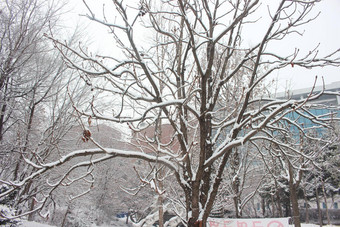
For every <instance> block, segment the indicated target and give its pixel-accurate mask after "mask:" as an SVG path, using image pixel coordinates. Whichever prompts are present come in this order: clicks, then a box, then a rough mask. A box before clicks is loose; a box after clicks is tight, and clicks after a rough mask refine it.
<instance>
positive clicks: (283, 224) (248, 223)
mask: <svg viewBox="0 0 340 227" xmlns="http://www.w3.org/2000/svg"><path fill="white" fill-rule="evenodd" d="M208 226H209V227H289V224H288V218H256V219H255V218H254V219H223V218H209V219H208Z"/></svg>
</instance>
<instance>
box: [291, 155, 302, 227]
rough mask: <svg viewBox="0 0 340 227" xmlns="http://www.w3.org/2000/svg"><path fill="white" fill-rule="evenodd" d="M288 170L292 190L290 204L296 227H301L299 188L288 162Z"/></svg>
mask: <svg viewBox="0 0 340 227" xmlns="http://www.w3.org/2000/svg"><path fill="white" fill-rule="evenodd" d="M288 169H289V189H290V195H289V196H290V202H291V205H292V210H293V221H294V225H295V227H301V221H300V211H299V204H298V197H297V187H296V184H295V183H294V179H293V178H294V175H293V168H292V165H291V164H290V162H288Z"/></svg>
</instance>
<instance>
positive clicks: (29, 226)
mask: <svg viewBox="0 0 340 227" xmlns="http://www.w3.org/2000/svg"><path fill="white" fill-rule="evenodd" d="M20 226H21V227H56V226H52V225H47V224H41V223H38V222H34V221H22V224H21V225H20ZM124 226H128V225H126V224H125V223H124V222H122V221H117V222H112V223H111V224H110V225H101V226H97V225H91V226H90V227H124ZM289 226H290V227H294V225H289ZM318 226H319V225H314V224H302V225H301V227H318ZM336 226H337V225H324V227H336Z"/></svg>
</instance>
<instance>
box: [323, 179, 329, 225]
mask: <svg viewBox="0 0 340 227" xmlns="http://www.w3.org/2000/svg"><path fill="white" fill-rule="evenodd" d="M321 182H322V192H323V199H324V203H325V209H326V217H327V224H328V225H330V224H331V220H330V218H329V213H328V205H327V195H326V190H325V183H324V181H323V180H322V181H321Z"/></svg>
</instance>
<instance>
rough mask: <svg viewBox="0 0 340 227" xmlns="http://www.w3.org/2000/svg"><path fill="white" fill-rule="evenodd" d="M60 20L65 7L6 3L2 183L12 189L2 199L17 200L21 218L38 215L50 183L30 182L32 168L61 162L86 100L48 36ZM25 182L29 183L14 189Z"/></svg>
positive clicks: (0, 7)
mask: <svg viewBox="0 0 340 227" xmlns="http://www.w3.org/2000/svg"><path fill="white" fill-rule="evenodd" d="M59 15H60V6H59V5H57V4H50V3H49V2H47V1H40V0H7V1H2V2H1V3H0V22H1V23H0V37H1V46H0V54H1V60H0V68H1V70H0V100H1V101H0V108H1V115H0V159H1V166H0V179H1V180H0V182H1V183H2V184H4V186H6V188H7V190H2V191H1V193H0V197H1V198H3V199H4V200H8V198H9V197H10V198H12V199H13V201H12V203H11V204H8V205H10V206H11V207H10V208H11V209H12V210H14V211H15V214H16V215H18V214H20V213H26V212H30V211H34V210H35V204H36V199H37V198H36V195H37V193H39V192H40V191H41V190H42V188H44V186H43V184H44V183H45V179H43V178H41V176H37V179H35V180H34V181H33V180H32V179H31V178H30V176H31V175H32V173H34V172H35V171H36V168H35V166H34V165H32V163H34V162H36V163H44V162H46V161H47V159H48V158H49V157H51V156H53V157H56V155H55V154H56V153H57V152H58V144H59V142H60V140H61V139H62V138H63V137H64V136H65V133H66V132H67V131H68V130H69V129H70V128H71V127H72V126H73V125H75V123H76V121H77V118H75V116H74V114H72V111H74V109H73V108H72V105H73V104H77V105H78V104H80V102H81V100H82V99H84V98H86V96H84V94H85V91H86V90H83V89H80V88H81V86H82V83H80V80H81V79H79V77H78V76H75V74H74V72H72V70H70V69H68V68H67V66H66V65H65V64H64V62H63V61H62V58H61V54H60V53H59V52H57V51H56V50H55V49H54V48H53V45H51V42H49V40H48V39H47V38H46V37H45V36H44V34H47V33H49V34H51V35H53V34H54V32H57V29H56V23H57V21H58V18H59ZM75 38H76V36H74V37H72V38H70V39H69V44H70V45H71V43H72V42H74V39H75ZM72 39H73V40H72ZM81 95H82V96H81ZM69 97H72V98H73V100H74V103H72V102H71V100H70V98H69ZM21 181H25V182H27V183H26V184H24V185H22V187H13V186H14V185H15V184H16V183H18V182H21ZM41 182H43V183H41ZM14 195H15V196H14ZM1 218H2V219H3V217H1ZM4 218H6V217H4ZM29 218H30V219H31V218H32V216H29Z"/></svg>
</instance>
